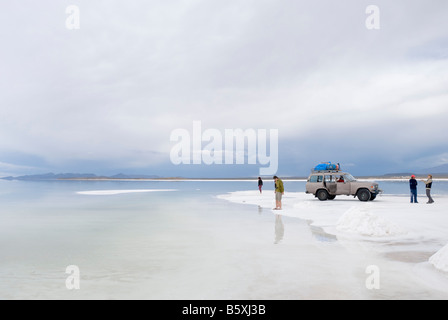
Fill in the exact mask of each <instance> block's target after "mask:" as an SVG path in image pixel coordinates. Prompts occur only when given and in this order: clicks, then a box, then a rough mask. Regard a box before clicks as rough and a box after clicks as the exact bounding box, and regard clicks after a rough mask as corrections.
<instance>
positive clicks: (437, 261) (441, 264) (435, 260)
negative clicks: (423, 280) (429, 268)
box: [429, 245, 448, 272]
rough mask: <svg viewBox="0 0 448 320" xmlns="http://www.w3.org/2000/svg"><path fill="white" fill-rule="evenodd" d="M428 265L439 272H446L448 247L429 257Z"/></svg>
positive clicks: (447, 267) (447, 270)
mask: <svg viewBox="0 0 448 320" xmlns="http://www.w3.org/2000/svg"><path fill="white" fill-rule="evenodd" d="M429 263H430V264H432V265H433V266H434V267H435V268H436V269H438V270H440V271H444V272H448V245H446V246H444V247H443V248H442V249H440V250H439V251H437V252H436V253H435V254H434V255H433V256H431V258H429Z"/></svg>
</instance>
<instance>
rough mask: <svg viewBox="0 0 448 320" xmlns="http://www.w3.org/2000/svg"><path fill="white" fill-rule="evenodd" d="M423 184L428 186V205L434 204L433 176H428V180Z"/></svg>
mask: <svg viewBox="0 0 448 320" xmlns="http://www.w3.org/2000/svg"><path fill="white" fill-rule="evenodd" d="M422 182H423V183H424V184H425V185H426V196H427V197H428V202H426V203H427V204H431V203H434V200H433V199H432V197H431V188H432V175H430V174H428V179H427V180H426V181H425V180H422Z"/></svg>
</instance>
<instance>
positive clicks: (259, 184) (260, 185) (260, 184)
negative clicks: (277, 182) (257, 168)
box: [258, 177, 263, 193]
mask: <svg viewBox="0 0 448 320" xmlns="http://www.w3.org/2000/svg"><path fill="white" fill-rule="evenodd" d="M261 188H263V180H261V177H258V190H260V193H261Z"/></svg>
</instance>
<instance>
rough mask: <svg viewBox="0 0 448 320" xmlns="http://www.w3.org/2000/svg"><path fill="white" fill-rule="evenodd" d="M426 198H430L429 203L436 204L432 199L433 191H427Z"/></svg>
mask: <svg viewBox="0 0 448 320" xmlns="http://www.w3.org/2000/svg"><path fill="white" fill-rule="evenodd" d="M426 196H427V197H428V203H433V202H434V200H433V199H432V197H431V189H426Z"/></svg>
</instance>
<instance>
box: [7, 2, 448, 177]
mask: <svg viewBox="0 0 448 320" xmlns="http://www.w3.org/2000/svg"><path fill="white" fill-rule="evenodd" d="M73 4H74V5H77V6H78V7H79V9H80V29H79V30H68V29H67V28H66V25H65V22H66V19H67V17H68V15H67V14H66V12H65V10H66V8H67V6H69V5H73ZM371 4H374V5H377V6H378V7H379V9H380V18H381V20H380V29H379V30H368V29H367V28H366V26H365V20H366V18H367V16H368V15H367V14H366V13H365V10H366V7H367V6H368V5H371ZM447 12H448V2H447V1H443V0H438V1H436V0H430V1H415V0H413V1H404V0H395V1H390V0H389V1H373V2H372V1H359V0H352V1H339V2H337V1H330V0H325V1H298V0H296V1H293V0H289V1H288V0H280V1H278V0H276V1H272V0H271V1H267V0H244V1H243V0H238V1H237V0H230V1H229V0H226V1H223V0H219V1H218V0H184V1H154V0H150V1H143V0H140V1H136V0H133V1H111V0H108V1H99V0H93V1H92V0H91V1H31V0H28V1H3V2H2V4H0V40H1V50H0V87H1V91H0V176H1V175H10V174H24V173H42V172H46V171H55V172H79V171H83V172H93V173H100V174H113V173H118V172H122V171H124V172H129V173H136V172H138V173H146V174H160V175H165V176H170V175H173V176H174V175H183V176H228V175H236V176H244V175H256V174H257V172H258V167H257V166H240V167H237V166H228V167H225V166H205V165H204V166H194V167H193V166H182V165H181V166H173V165H172V164H171V163H170V158H169V152H170V149H171V147H172V146H173V143H172V142H170V133H171V132H172V131H173V130H174V129H176V128H185V129H188V130H191V128H192V124H193V121H194V120H200V121H201V122H202V126H203V127H204V129H205V128H215V129H218V130H223V131H224V129H230V128H242V129H248V128H255V129H257V128H263V129H278V130H279V145H280V152H279V163H280V168H279V174H281V175H305V174H306V173H307V172H308V170H309V168H310V167H311V166H313V165H314V164H315V163H318V162H321V161H329V160H330V161H335V162H341V163H342V164H346V167H349V168H350V169H351V170H352V171H353V172H354V174H372V173H387V172H396V171H409V170H417V169H422V168H429V167H432V166H436V165H440V164H444V163H448V156H447V150H448V148H447V147H448V143H447V139H446V133H447V129H446V123H447V120H448V108H447V106H448V90H447V88H448V31H447V30H448V20H447V19H446V13H447Z"/></svg>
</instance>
